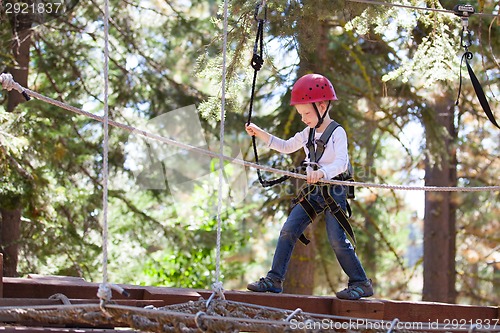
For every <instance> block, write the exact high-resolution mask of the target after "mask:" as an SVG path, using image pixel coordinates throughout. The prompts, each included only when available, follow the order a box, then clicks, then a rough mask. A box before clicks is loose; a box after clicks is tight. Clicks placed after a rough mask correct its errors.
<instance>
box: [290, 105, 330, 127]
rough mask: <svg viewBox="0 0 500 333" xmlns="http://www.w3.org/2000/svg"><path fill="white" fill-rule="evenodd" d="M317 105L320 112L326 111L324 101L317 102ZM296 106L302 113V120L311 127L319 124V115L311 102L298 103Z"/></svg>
mask: <svg viewBox="0 0 500 333" xmlns="http://www.w3.org/2000/svg"><path fill="white" fill-rule="evenodd" d="M316 106H317V107H318V110H319V113H320V114H321V115H323V113H324V112H325V105H324V103H322V102H319V103H316ZM295 108H296V109H297V112H298V113H299V114H300V116H301V117H302V119H301V120H302V122H303V123H304V124H306V125H307V126H309V127H310V128H314V127H316V125H317V124H318V121H319V119H318V115H317V114H316V110H314V107H313V105H312V104H311V103H308V104H296V105H295Z"/></svg>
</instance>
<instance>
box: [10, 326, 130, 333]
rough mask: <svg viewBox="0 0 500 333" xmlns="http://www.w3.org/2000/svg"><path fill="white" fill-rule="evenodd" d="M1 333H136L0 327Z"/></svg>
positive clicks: (123, 330)
mask: <svg viewBox="0 0 500 333" xmlns="http://www.w3.org/2000/svg"><path fill="white" fill-rule="evenodd" d="M0 332H1V333H42V332H50V333H111V332H120V333H137V331H136V330H133V329H120V330H115V329H106V328H105V329H100V328H65V327H50V328H49V327H36V326H0Z"/></svg>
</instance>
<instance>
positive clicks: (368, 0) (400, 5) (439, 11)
mask: <svg viewBox="0 0 500 333" xmlns="http://www.w3.org/2000/svg"><path fill="white" fill-rule="evenodd" d="M347 1H350V2H359V3H365V4H369V5H378V6H386V7H400V8H407V9H413V10H421V11H426V12H438V13H446V14H454V15H455V14H456V13H455V12H454V11H452V10H448V9H439V8H430V7H417V6H410V5H402V4H399V3H390V2H381V1H372V0H347ZM474 15H477V16H484V17H497V16H498V14H488V13H474Z"/></svg>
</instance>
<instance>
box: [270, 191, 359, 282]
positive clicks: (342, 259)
mask: <svg viewBox="0 0 500 333" xmlns="http://www.w3.org/2000/svg"><path fill="white" fill-rule="evenodd" d="M315 188H316V190H315V191H314V192H313V193H311V194H310V195H309V197H308V200H309V202H310V203H311V204H312V206H313V207H314V209H315V210H316V212H317V213H318V214H319V213H321V212H323V211H324V212H325V217H326V232H327V234H328V241H329V242H330V245H331V246H332V249H333V251H334V252H335V255H336V256H337V260H338V261H339V263H340V266H341V267H342V269H343V270H344V272H345V273H346V274H347V276H349V285H351V284H357V283H360V282H365V281H366V280H368V279H367V277H366V273H365V270H364V269H363V266H362V265H361V262H360V261H359V259H358V256H357V255H356V252H355V251H354V247H353V246H352V244H351V242H350V241H349V239H348V238H347V236H346V234H345V231H344V229H343V228H342V226H341V225H340V223H338V222H337V219H336V218H335V216H333V214H332V213H331V212H330V210H329V209H328V206H327V205H326V203H325V200H324V198H323V196H322V195H321V191H320V190H319V187H315ZM329 191H331V194H332V196H333V198H334V199H335V201H336V202H337V204H339V205H340V207H342V209H343V210H344V211H345V210H346V193H345V187H344V186H342V185H330V188H329ZM309 223H311V219H310V218H309V216H308V215H307V213H306V211H305V210H304V208H302V205H300V204H297V205H295V207H293V209H292V211H291V213H290V215H289V216H288V219H287V220H286V222H285V224H284V225H283V227H282V228H281V232H280V236H279V238H278V245H277V246H276V252H275V253H274V258H273V264H272V267H271V270H270V271H269V273H268V274H267V276H269V277H270V278H272V279H273V280H278V281H283V280H284V278H285V273H286V271H287V268H288V264H289V262H290V258H291V256H292V251H293V249H294V247H295V244H296V243H297V240H298V238H299V237H300V235H301V234H302V233H303V232H304V231H305V230H306V228H307V226H308V225H309Z"/></svg>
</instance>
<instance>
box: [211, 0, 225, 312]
mask: <svg viewBox="0 0 500 333" xmlns="http://www.w3.org/2000/svg"><path fill="white" fill-rule="evenodd" d="M227 7H228V0H224V27H223V36H224V38H223V42H222V80H221V81H222V82H221V86H222V92H221V106H220V146H219V192H218V200H217V245H216V259H215V283H214V284H213V289H214V292H215V293H217V294H218V295H219V297H220V296H222V297H224V294H223V290H224V289H223V288H222V283H221V282H220V261H221V260H220V257H221V253H220V252H221V234H222V218H221V214H222V188H223V185H224V130H225V128H224V124H225V116H226V115H225V107H226V74H227V65H226V58H227V25H228V23H227ZM207 306H208V304H207Z"/></svg>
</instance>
